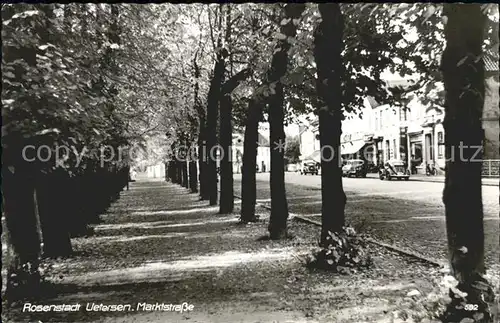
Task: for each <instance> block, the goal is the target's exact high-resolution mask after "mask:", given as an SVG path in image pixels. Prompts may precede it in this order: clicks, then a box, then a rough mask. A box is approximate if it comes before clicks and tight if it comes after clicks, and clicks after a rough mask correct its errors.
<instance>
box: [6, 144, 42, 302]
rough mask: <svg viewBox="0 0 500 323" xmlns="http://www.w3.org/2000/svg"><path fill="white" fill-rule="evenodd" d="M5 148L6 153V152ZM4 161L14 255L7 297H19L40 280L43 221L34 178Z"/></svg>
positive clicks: (7, 222)
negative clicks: (41, 221)
mask: <svg viewBox="0 0 500 323" xmlns="http://www.w3.org/2000/svg"><path fill="white" fill-rule="evenodd" d="M5 153H6V152H5V150H4V154H5ZM9 168H11V167H10V166H8V165H6V164H5V163H4V165H3V167H2V195H3V209H4V214H5V220H6V226H7V232H8V234H7V237H8V238H9V245H10V246H12V255H11V257H10V259H9V263H8V264H7V266H8V268H7V289H6V299H7V300H9V301H15V300H18V299H22V298H24V297H26V296H29V295H33V293H34V292H35V290H34V289H35V288H36V287H37V286H38V285H39V283H40V273H39V271H38V265H39V256H40V253H41V250H40V243H41V239H40V232H39V223H38V220H37V217H36V210H35V203H34V187H33V178H31V177H29V176H28V175H26V173H25V172H24V171H23V170H21V169H15V170H14V173H13V172H12V171H11V169H9Z"/></svg>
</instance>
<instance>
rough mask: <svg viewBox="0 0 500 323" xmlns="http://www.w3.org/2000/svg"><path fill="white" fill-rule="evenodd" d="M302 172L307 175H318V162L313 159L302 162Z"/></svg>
mask: <svg viewBox="0 0 500 323" xmlns="http://www.w3.org/2000/svg"><path fill="white" fill-rule="evenodd" d="M300 174H301V175H307V174H312V175H318V163H317V162H315V161H313V160H309V161H305V162H304V163H303V164H302V168H301V169H300Z"/></svg>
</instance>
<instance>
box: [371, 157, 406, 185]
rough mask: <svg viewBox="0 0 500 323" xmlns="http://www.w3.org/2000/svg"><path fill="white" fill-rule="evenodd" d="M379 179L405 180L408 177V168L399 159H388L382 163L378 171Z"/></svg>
mask: <svg viewBox="0 0 500 323" xmlns="http://www.w3.org/2000/svg"><path fill="white" fill-rule="evenodd" d="M379 178H380V180H382V181H383V180H384V179H387V180H389V181H390V180H391V179H393V178H397V179H398V180H400V179H404V180H405V181H407V180H409V179H410V170H409V169H408V168H407V167H406V165H405V163H403V162H402V161H401V160H389V161H388V162H387V163H385V164H384V167H382V168H381V169H380V171H379Z"/></svg>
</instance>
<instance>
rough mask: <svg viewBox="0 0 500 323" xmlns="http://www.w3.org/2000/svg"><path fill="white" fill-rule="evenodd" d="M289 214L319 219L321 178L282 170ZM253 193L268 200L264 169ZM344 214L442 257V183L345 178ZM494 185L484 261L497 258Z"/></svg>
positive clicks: (487, 197) (366, 228)
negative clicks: (345, 201)
mask: <svg viewBox="0 0 500 323" xmlns="http://www.w3.org/2000/svg"><path fill="white" fill-rule="evenodd" d="M240 180H241V175H239V174H238V175H235V192H236V194H239V193H240V192H241V187H240V186H241V181H240ZM285 180H286V184H287V186H286V189H287V198H288V202H289V211H290V212H291V213H295V214H299V215H305V216H308V217H311V218H312V219H315V220H319V221H320V220H321V218H320V217H321V176H315V175H300V174H298V173H286V176H285ZM257 181H258V182H257V187H258V193H257V197H258V199H260V200H261V202H264V203H269V197H270V194H269V183H268V181H269V173H258V174H257ZM343 183H344V190H345V192H346V195H347V204H346V218H347V221H348V223H350V224H352V225H353V226H354V227H355V228H356V229H357V230H358V231H363V232H366V233H370V234H371V235H372V236H373V237H374V238H377V239H379V240H381V241H383V242H386V243H391V244H393V245H395V246H398V247H401V248H406V249H411V250H413V251H416V252H418V253H420V254H423V255H425V256H427V257H430V258H433V259H436V260H438V261H444V260H445V259H446V254H447V251H446V248H447V247H446V224H445V217H444V205H443V202H442V191H443V187H444V184H443V183H436V182H425V181H418V180H411V179H410V181H398V180H393V181H381V180H378V179H374V178H344V180H343ZM498 201H499V189H498V186H488V185H483V205H484V229H485V235H486V237H485V249H486V260H487V263H489V264H498V259H499V253H498V250H499V242H498V236H499V203H498Z"/></svg>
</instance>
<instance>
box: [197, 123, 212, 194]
mask: <svg viewBox="0 0 500 323" xmlns="http://www.w3.org/2000/svg"><path fill="white" fill-rule="evenodd" d="M205 123H206V121H205V118H204V117H203V116H200V134H199V136H198V167H199V169H200V175H199V176H200V199H201V200H208V199H210V194H209V193H208V188H209V187H208V185H207V164H208V163H207V142H206V130H205V129H206V124H205Z"/></svg>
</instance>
